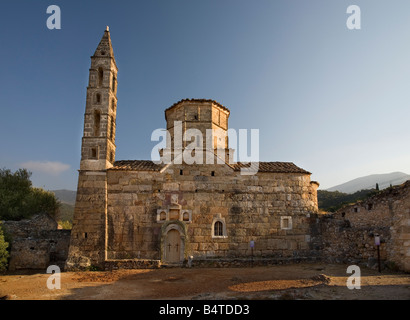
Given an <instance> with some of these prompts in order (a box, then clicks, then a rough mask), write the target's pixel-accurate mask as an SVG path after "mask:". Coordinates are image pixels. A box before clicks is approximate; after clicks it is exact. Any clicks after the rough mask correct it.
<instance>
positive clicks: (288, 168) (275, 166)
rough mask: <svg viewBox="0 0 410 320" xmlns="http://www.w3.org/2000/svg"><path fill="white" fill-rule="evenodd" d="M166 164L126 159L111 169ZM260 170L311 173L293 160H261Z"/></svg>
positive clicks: (155, 168) (141, 168)
mask: <svg viewBox="0 0 410 320" xmlns="http://www.w3.org/2000/svg"><path fill="white" fill-rule="evenodd" d="M229 166H230V167H231V168H233V169H234V170H235V171H239V170H241V168H246V167H249V164H244V163H236V164H232V165H229ZM164 167H165V164H156V163H154V162H153V161H150V160H125V161H116V162H115V163H114V167H112V168H111V169H110V170H125V171H161V169H162V168H164ZM258 172H275V173H302V174H310V172H308V171H306V170H304V169H302V168H299V167H298V166H296V165H295V164H294V163H292V162H259V170H258Z"/></svg>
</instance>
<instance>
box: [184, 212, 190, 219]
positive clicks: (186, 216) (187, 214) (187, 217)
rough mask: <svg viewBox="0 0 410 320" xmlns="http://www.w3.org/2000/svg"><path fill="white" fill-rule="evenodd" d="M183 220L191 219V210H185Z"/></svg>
mask: <svg viewBox="0 0 410 320" xmlns="http://www.w3.org/2000/svg"><path fill="white" fill-rule="evenodd" d="M182 220H183V221H189V212H184V214H183V217H182Z"/></svg>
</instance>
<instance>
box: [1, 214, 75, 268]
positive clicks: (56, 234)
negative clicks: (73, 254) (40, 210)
mask: <svg viewBox="0 0 410 320" xmlns="http://www.w3.org/2000/svg"><path fill="white" fill-rule="evenodd" d="M3 227H4V229H5V231H6V233H7V235H8V236H9V237H10V238H11V243H10V245H11V252H10V261H9V270H20V269H43V270H45V269H47V267H48V266H50V265H58V266H59V267H60V268H61V269H63V268H64V264H65V261H66V259H67V256H68V248H69V244H70V230H57V222H56V221H55V220H54V219H53V218H51V217H50V216H48V215H47V214H39V215H36V216H34V217H33V218H32V219H28V220H22V221H5V222H4V223H3Z"/></svg>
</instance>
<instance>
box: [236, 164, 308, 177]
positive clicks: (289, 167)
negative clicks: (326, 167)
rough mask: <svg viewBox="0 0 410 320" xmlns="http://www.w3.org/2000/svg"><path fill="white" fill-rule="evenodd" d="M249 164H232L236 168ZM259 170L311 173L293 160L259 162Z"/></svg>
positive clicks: (245, 166)
mask: <svg viewBox="0 0 410 320" xmlns="http://www.w3.org/2000/svg"><path fill="white" fill-rule="evenodd" d="M249 166H250V165H249V164H244V163H236V164H234V165H232V167H233V168H235V170H240V169H241V168H247V167H249ZM258 172H276V173H304V174H311V173H310V172H309V171H306V170H304V169H302V168H299V167H298V166H296V165H295V164H294V163H292V162H259V169H258Z"/></svg>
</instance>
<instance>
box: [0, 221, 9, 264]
mask: <svg viewBox="0 0 410 320" xmlns="http://www.w3.org/2000/svg"><path fill="white" fill-rule="evenodd" d="M8 246H9V244H8V243H7V242H6V240H5V239H4V234H3V229H2V227H1V221H0V271H5V270H7V259H8V257H9V253H8V251H7V247H8Z"/></svg>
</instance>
